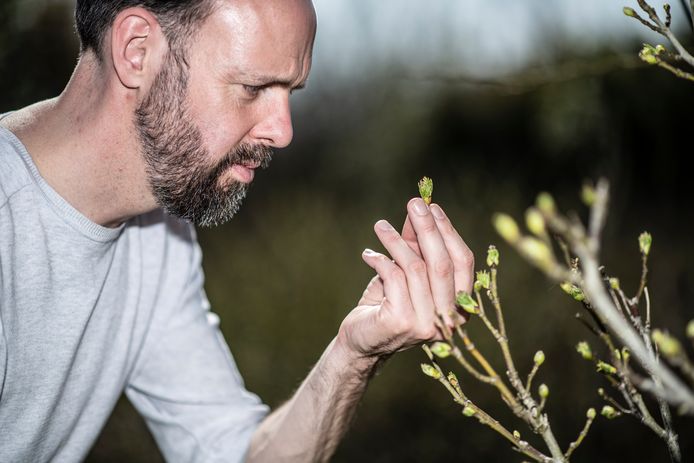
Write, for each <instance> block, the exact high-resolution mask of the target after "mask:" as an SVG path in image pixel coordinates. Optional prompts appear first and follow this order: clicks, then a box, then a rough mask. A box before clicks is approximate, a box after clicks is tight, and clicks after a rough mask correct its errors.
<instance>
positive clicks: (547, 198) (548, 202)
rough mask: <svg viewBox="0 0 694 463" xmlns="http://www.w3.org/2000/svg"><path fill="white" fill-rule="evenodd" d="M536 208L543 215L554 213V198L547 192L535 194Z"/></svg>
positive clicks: (555, 208) (555, 209)
mask: <svg viewBox="0 0 694 463" xmlns="http://www.w3.org/2000/svg"><path fill="white" fill-rule="evenodd" d="M535 204H536V205H537V208H538V209H539V210H540V211H541V212H542V213H543V214H545V215H554V214H555V213H556V212H557V206H556V205H555V203H554V198H552V195H550V194H549V193H547V192H542V193H540V194H539V195H538V196H537V200H536V201H535Z"/></svg>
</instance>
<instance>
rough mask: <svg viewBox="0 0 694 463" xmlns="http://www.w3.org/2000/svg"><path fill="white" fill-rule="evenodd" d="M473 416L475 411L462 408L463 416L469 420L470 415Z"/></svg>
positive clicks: (469, 408) (466, 407) (467, 407)
mask: <svg viewBox="0 0 694 463" xmlns="http://www.w3.org/2000/svg"><path fill="white" fill-rule="evenodd" d="M474 414H475V409H474V408H472V407H471V406H469V405H466V406H465V407H464V408H463V415H465V416H467V417H468V418H470V417H471V416H472V415H474Z"/></svg>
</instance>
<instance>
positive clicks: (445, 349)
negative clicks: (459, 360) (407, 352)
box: [431, 342, 451, 359]
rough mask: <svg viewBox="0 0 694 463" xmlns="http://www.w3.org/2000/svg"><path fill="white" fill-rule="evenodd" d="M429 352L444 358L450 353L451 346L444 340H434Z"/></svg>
mask: <svg viewBox="0 0 694 463" xmlns="http://www.w3.org/2000/svg"><path fill="white" fill-rule="evenodd" d="M431 352H432V353H433V354H434V355H435V356H437V357H438V358H442V359H445V358H446V357H448V356H449V355H451V346H450V345H449V344H447V343H445V342H435V343H434V344H432V345H431Z"/></svg>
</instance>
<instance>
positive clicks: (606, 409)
mask: <svg viewBox="0 0 694 463" xmlns="http://www.w3.org/2000/svg"><path fill="white" fill-rule="evenodd" d="M600 414H601V415H602V416H604V417H605V418H607V419H608V420H611V419H613V418H617V417H618V416H619V412H617V410H615V409H614V407H612V406H610V405H605V406H603V407H602V410H601V411H600Z"/></svg>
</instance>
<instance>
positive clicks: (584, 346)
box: [576, 341, 593, 360]
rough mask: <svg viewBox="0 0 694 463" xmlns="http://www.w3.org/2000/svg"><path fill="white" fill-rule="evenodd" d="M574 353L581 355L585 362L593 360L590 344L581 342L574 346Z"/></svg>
mask: <svg viewBox="0 0 694 463" xmlns="http://www.w3.org/2000/svg"><path fill="white" fill-rule="evenodd" d="M576 352H578V353H579V354H581V357H583V358H584V359H586V360H593V351H592V350H591V349H590V344H588V343H587V342H585V341H581V342H579V343H578V344H577V345H576Z"/></svg>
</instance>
